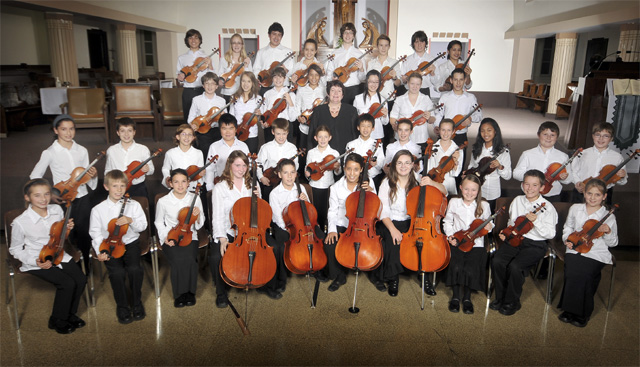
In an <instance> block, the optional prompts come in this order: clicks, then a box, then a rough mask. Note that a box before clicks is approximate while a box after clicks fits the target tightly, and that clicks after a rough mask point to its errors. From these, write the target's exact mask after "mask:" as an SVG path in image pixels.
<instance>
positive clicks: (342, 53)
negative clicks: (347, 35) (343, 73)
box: [327, 46, 366, 87]
mask: <svg viewBox="0 0 640 367" xmlns="http://www.w3.org/2000/svg"><path fill="white" fill-rule="evenodd" d="M360 56H362V51H360V49H358V48H357V47H355V46H351V47H349V48H348V49H346V48H344V46H342V47H340V48H337V49H335V58H334V59H333V61H330V62H329V63H328V65H327V80H332V79H333V77H334V75H333V72H334V71H335V70H336V69H337V68H339V67H341V66H345V65H347V62H348V61H349V59H350V58H352V57H355V58H356V59H357V58H359V57H360ZM360 61H361V62H362V63H363V65H364V58H362V59H360ZM365 75H366V74H365V72H364V68H363V69H358V70H357V71H354V72H352V73H351V74H349V79H347V81H346V82H345V83H344V86H345V87H351V86H354V85H358V84H360V83H362V82H363V81H364V76H365Z"/></svg>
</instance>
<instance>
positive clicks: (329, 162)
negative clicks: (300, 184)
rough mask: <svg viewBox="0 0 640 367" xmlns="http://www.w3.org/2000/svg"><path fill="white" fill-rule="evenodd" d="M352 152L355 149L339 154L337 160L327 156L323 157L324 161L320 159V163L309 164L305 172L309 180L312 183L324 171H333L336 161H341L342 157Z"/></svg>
mask: <svg viewBox="0 0 640 367" xmlns="http://www.w3.org/2000/svg"><path fill="white" fill-rule="evenodd" d="M354 150H355V148H350V149H347V150H346V151H345V152H344V153H342V154H340V155H339V156H338V157H337V158H336V157H334V156H332V155H331V154H329V155H327V156H326V157H324V159H322V160H321V161H320V162H311V163H309V164H307V171H308V172H309V173H310V174H311V175H310V176H309V178H310V179H312V180H314V181H318V180H320V179H321V178H322V176H323V175H324V173H325V172H326V171H329V170H333V169H335V168H334V166H335V165H336V164H338V161H339V160H340V159H342V157H344V156H346V155H348V154H349V153H351V152H353V151H354Z"/></svg>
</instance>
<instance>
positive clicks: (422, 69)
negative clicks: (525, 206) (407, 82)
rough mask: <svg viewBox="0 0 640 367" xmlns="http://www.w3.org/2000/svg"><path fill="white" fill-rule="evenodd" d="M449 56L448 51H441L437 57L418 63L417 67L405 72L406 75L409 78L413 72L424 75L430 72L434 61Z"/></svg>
mask: <svg viewBox="0 0 640 367" xmlns="http://www.w3.org/2000/svg"><path fill="white" fill-rule="evenodd" d="M445 56H447V53H446V52H439V53H438V55H437V56H436V57H434V58H433V60H431V61H429V62H427V61H423V62H421V63H420V65H418V68H417V69H414V70H411V71H408V72H406V73H405V74H404V76H405V77H407V79H408V78H409V77H410V76H411V74H413V73H418V74H420V75H422V76H424V75H427V74H429V72H430V71H429V67H431V65H433V63H434V62H436V61H438V59H441V58H443V57H445Z"/></svg>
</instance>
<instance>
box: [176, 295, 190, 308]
mask: <svg viewBox="0 0 640 367" xmlns="http://www.w3.org/2000/svg"><path fill="white" fill-rule="evenodd" d="M185 296H186V293H185V294H181V295H180V296H179V297H178V298H176V299H175V300H174V301H173V307H175V308H181V307H184V306H185V303H186V302H187V301H186V297H185Z"/></svg>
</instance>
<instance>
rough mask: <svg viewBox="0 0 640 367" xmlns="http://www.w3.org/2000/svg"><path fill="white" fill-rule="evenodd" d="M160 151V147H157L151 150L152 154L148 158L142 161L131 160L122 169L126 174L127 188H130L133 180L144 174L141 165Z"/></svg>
mask: <svg viewBox="0 0 640 367" xmlns="http://www.w3.org/2000/svg"><path fill="white" fill-rule="evenodd" d="M160 153H162V149H160V148H158V149H157V150H156V151H155V152H153V154H151V155H150V156H149V158H147V159H145V160H144V161H142V162H140V161H133V162H131V163H129V165H128V166H127V169H126V170H125V171H124V174H125V175H126V176H127V190H129V189H130V188H131V185H132V184H133V180H135V179H136V178H140V177H142V176H144V174H145V173H144V172H143V171H142V167H144V166H145V165H146V164H147V163H149V162H150V161H151V160H152V159H153V158H155V157H157V156H159V155H160Z"/></svg>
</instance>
